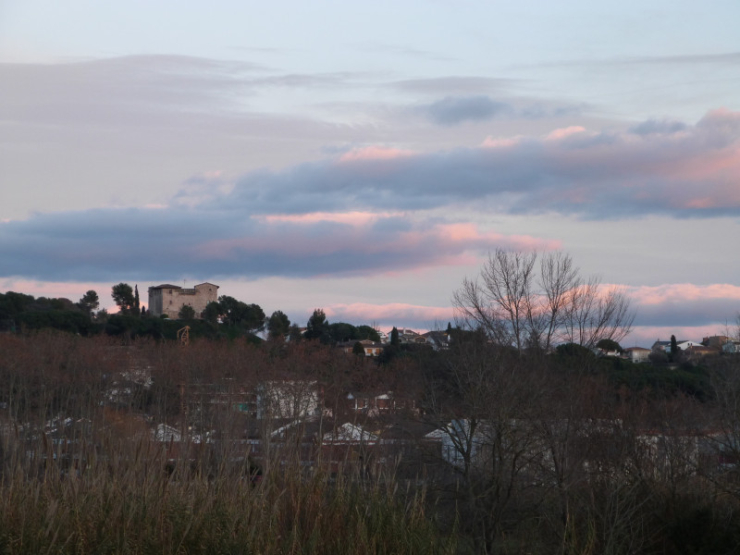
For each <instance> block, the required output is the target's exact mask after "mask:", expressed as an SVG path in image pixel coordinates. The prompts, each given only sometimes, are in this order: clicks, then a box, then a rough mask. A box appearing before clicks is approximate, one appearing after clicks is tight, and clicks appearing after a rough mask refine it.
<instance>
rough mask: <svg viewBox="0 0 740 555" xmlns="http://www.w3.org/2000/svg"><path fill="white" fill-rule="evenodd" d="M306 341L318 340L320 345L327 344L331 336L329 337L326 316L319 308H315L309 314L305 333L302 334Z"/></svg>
mask: <svg viewBox="0 0 740 555" xmlns="http://www.w3.org/2000/svg"><path fill="white" fill-rule="evenodd" d="M304 336H305V338H306V339H318V340H319V341H321V342H322V343H329V341H331V336H330V335H329V322H328V321H327V319H326V314H325V313H324V311H323V310H322V309H320V308H317V309H316V310H314V311H313V314H311V317H310V318H309V319H308V323H307V324H306V333H305V334H304Z"/></svg>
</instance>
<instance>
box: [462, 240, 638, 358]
mask: <svg viewBox="0 0 740 555" xmlns="http://www.w3.org/2000/svg"><path fill="white" fill-rule="evenodd" d="M537 259H538V255H537V253H530V254H526V253H523V252H510V251H506V250H503V249H497V250H496V251H495V252H494V253H492V254H490V255H489V257H488V260H487V262H486V263H485V264H484V265H483V268H482V269H481V272H480V275H479V277H478V278H476V279H472V280H471V279H468V278H466V279H465V280H464V281H463V285H462V287H461V288H460V289H458V290H457V291H456V292H455V293H454V295H453V304H454V306H455V309H456V310H457V313H458V315H459V318H460V320H462V321H463V322H464V323H466V324H467V325H468V326H469V327H470V328H481V329H482V330H483V331H485V333H486V334H487V335H488V337H489V339H491V340H492V341H494V342H495V343H497V344H499V345H505V346H513V347H515V348H516V349H517V350H518V351H519V352H522V351H524V350H525V349H528V348H537V349H543V350H545V351H547V350H549V349H550V348H551V347H553V346H554V345H556V344H558V343H562V342H570V343H577V344H578V345H582V346H584V347H589V348H591V347H593V346H595V345H596V343H597V342H598V341H600V340H601V339H612V340H614V341H617V342H618V341H621V340H622V339H623V338H624V337H625V336H626V335H627V334H628V333H629V331H630V330H631V328H632V321H633V320H634V313H633V312H632V311H631V310H630V303H629V300H628V299H627V297H626V296H625V295H624V294H623V293H622V292H621V291H619V290H617V289H611V290H604V289H603V288H602V287H601V283H600V281H599V279H598V278H589V279H583V278H581V277H580V275H579V272H578V269H577V268H576V267H575V266H574V264H573V261H572V259H571V257H570V256H568V255H566V254H563V253H561V252H554V253H547V254H544V255H542V256H541V257H539V264H537Z"/></svg>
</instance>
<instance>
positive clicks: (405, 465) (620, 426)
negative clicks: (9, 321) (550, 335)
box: [0, 315, 740, 554]
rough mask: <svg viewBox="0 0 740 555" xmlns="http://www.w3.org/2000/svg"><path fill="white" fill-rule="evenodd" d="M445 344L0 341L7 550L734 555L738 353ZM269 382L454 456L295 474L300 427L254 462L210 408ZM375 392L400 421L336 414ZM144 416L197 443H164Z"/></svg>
mask: <svg viewBox="0 0 740 555" xmlns="http://www.w3.org/2000/svg"><path fill="white" fill-rule="evenodd" d="M123 318H129V319H133V320H137V321H138V322H145V323H147V325H148V324H149V323H150V322H151V323H152V324H153V323H157V324H158V325H159V326H163V327H162V328H160V330H161V331H162V332H163V336H167V337H169V335H168V334H170V332H172V331H176V329H175V328H176V327H177V326H178V325H180V324H179V323H178V322H169V321H167V320H160V319H148V318H136V317H134V316H132V315H114V316H111V318H110V320H111V321H112V322H113V324H115V323H116V321H117V320H118V319H123ZM192 324H193V325H194V326H196V327H197V326H199V325H202V326H204V327H210V326H211V324H209V323H208V322H203V321H194V322H192ZM169 325H171V326H172V328H171V329H170V328H166V326H169ZM457 337H458V341H457V342H456V343H453V345H452V346H451V348H450V349H449V350H447V351H439V352H435V351H432V350H430V349H426V350H418V351H413V350H412V351H404V354H403V356H399V357H398V358H396V359H394V360H392V361H390V362H388V363H387V364H385V365H370V364H367V361H366V360H365V358H364V357H363V358H362V359H361V360H360V359H358V357H354V356H347V355H345V354H344V353H343V352H342V351H340V350H335V349H331V348H330V347H328V346H322V345H321V344H320V343H319V342H316V341H306V342H303V343H298V344H291V343H289V344H286V345H285V346H284V347H282V348H281V349H280V350H277V351H276V350H275V349H274V347H273V346H272V345H271V344H270V343H265V344H263V345H252V344H250V343H249V342H247V341H245V340H238V339H237V340H233V341H223V340H208V339H205V338H204V337H202V336H201V337H200V339H199V340H198V341H195V342H193V343H192V344H191V345H190V346H188V347H182V346H180V345H179V344H178V343H177V342H176V341H175V340H174V336H171V339H172V340H168V339H166V338H165V339H160V340H159V341H158V342H154V341H151V340H147V339H146V338H145V337H144V336H143V335H142V336H139V338H138V339H137V338H136V337H133V338H127V339H126V341H124V342H122V341H121V337H120V336H101V335H98V336H94V337H90V338H85V337H79V336H76V335H72V334H66V333H59V332H36V333H31V334H21V335H18V334H2V335H0V351H1V352H3V357H2V359H0V407H2V409H0V419H1V420H2V427H0V431H2V433H1V434H0V552H15V553H17V552H27V553H37V552H55V553H141V552H156V553H211V552H231V553H298V552H300V553H340V552H341V553H346V552H347V550H348V549H349V550H351V551H352V552H353V553H355V552H356V553H493V552H495V553H563V554H564V553H645V554H648V553H664V552H671V553H699V552H702V551H701V549H704V548H706V549H709V550H710V552H712V553H731V552H733V550H734V549H735V546H736V545H737V540H738V538H739V537H740V516H739V515H740V482H738V478H737V473H736V469H735V466H734V465H735V464H736V461H740V452H736V451H737V445H738V443H737V441H734V440H733V438H734V437H735V436H734V433H735V431H736V430H737V429H738V428H737V422H738V414H737V412H736V407H737V406H740V404H738V403H737V399H740V380H738V378H737V376H738V375H740V359H738V358H735V357H733V356H724V357H720V356H717V357H716V358H715V359H707V363H706V365H705V366H704V367H701V368H699V367H694V366H688V365H685V366H682V367H680V368H678V369H677V370H669V369H667V368H666V369H663V368H659V367H652V366H651V365H647V364H644V365H633V364H631V363H629V362H628V361H624V360H619V359H609V358H605V357H601V358H600V357H596V356H595V355H594V354H593V353H592V352H591V351H589V350H588V349H584V348H583V347H581V346H579V345H576V344H570V345H566V346H564V347H563V348H559V349H558V351H557V353H556V354H554V355H543V354H542V353H539V352H531V353H524V354H522V353H519V352H518V351H516V349H513V348H502V347H499V346H495V345H492V344H491V343H490V342H488V341H487V340H486V339H485V335H484V334H475V333H473V332H462V331H461V332H460V334H458V335H457ZM143 369H146V370H145V371H144V370H143ZM264 380H273V381H274V380H284V381H285V382H286V383H291V384H308V383H317V384H318V386H317V387H320V389H321V390H322V397H321V403H322V413H324V414H332V415H333V419H331V421H330V420H329V419H327V421H326V422H325V424H324V425H325V426H327V427H328V426H330V422H343V421H344V420H342V419H341V418H349V421H350V422H354V423H355V424H357V425H362V426H366V427H367V428H368V429H372V430H383V429H392V428H393V427H394V426H402V427H411V428H413V427H414V426H427V428H426V429H435V428H436V429H437V430H438V431H439V432H440V433H442V434H443V435H444V436H445V437H446V438H447V440H448V441H449V445H450V446H452V448H453V450H454V452H456V453H457V461H458V462H457V463H455V464H451V463H450V462H449V460H448V459H445V458H444V457H443V456H441V451H429V444H428V443H425V442H424V441H423V440H421V439H420V443H419V444H418V445H417V446H416V447H415V448H413V449H412V446H411V445H409V447H406V448H405V449H406V451H404V453H405V454H404V455H403V456H402V457H401V458H400V459H398V460H397V462H396V463H395V464H390V465H385V466H382V465H381V466H379V467H378V468H379V470H377V471H373V473H372V475H368V473H367V471H366V470H363V469H364V467H363V466H357V465H356V464H355V462H353V461H356V460H357V459H353V458H352V457H348V458H347V459H346V461H345V462H346V464H347V467H346V470H345V471H340V470H338V468H336V466H333V463H332V464H328V463H329V461H330V460H333V458H332V457H328V456H327V455H325V454H324V455H322V452H321V451H317V452H316V453H315V455H314V458H312V459H311V460H312V461H313V462H312V463H311V465H309V466H307V465H306V462H305V461H306V458H305V457H306V454H305V452H303V451H302V450H303V449H304V447H300V445H301V443H300V442H299V441H298V440H299V437H301V436H300V435H299V434H300V433H304V432H300V431H299V430H298V429H297V428H296V434H297V435H295V436H290V437H293V439H290V437H288V436H286V437H284V438H282V439H280V440H278V439H277V436H272V437H275V439H274V440H273V443H272V447H271V451H270V452H269V454H266V453H265V452H258V451H254V449H256V447H255V446H254V444H251V443H246V442H245V441H244V439H243V438H244V437H245V433H247V432H245V430H250V429H254V428H255V426H257V427H259V426H263V425H267V422H266V421H264V420H261V419H260V418H256V417H255V416H254V415H250V413H249V412H248V411H247V412H244V411H235V409H234V407H233V406H232V405H229V404H221V403H212V402H210V400H209V399H210V397H209V396H208V395H216V394H218V395H220V396H223V395H241V393H240V392H241V391H243V390H245V389H247V390H249V389H250V388H254V387H257V385H258V384H259V383H261V382H262V381H264ZM183 384H188V385H187V387H188V388H189V389H188V390H187V391H190V393H189V394H188V395H189V396H188V397H187V398H183V389H182V387H183ZM377 388H383V389H381V391H394V392H395V394H396V395H397V396H398V398H399V399H400V398H403V397H405V398H408V399H413V400H414V405H413V406H415V409H414V410H412V411H405V412H404V411H401V412H396V413H393V416H392V417H391V416H390V415H389V416H386V417H384V418H382V419H375V417H372V416H371V415H369V414H364V413H363V414H360V413H345V412H342V411H343V410H344V409H342V406H343V405H342V403H343V402H344V400H345V399H346V396H347V392H348V391H354V392H357V391H368V390H378V389H377ZM204 392H211V393H210V394H205V393H204ZM342 414H346V416H344V417H341V415H342ZM148 422H151V423H148ZM310 422H311V421H310V420H309V421H307V423H306V425H308V424H310ZM157 423H162V424H169V425H170V426H171V427H172V428H173V429H174V430H183V429H186V430H188V432H187V433H189V434H198V436H199V437H206V434H211V435H209V436H208V437H209V438H210V439H208V440H207V441H202V440H201V441H200V442H191V443H188V444H187V445H189V447H188V448H187V449H185V448H181V449H174V446H177V445H179V443H178V441H177V440H167V441H163V440H157V439H155V436H154V435H153V432H152V428H153V426H154V425H155V424H157ZM327 429H328V428H327ZM707 430H708V431H710V432H711V433H707V432H706V431H707ZM250 433H251V432H250ZM249 437H252V436H249ZM318 437H321V436H320V435H319V436H318ZM418 437H419V438H422V437H423V436H418ZM684 438H699V439H698V440H697V441H700V442H702V443H700V444H701V445H704V447H702V451H701V453H702V454H701V456H697V452H696V451H695V447H692V445H693V446H695V445H697V444H696V443H691V441H686V439H684ZM173 441H174V443H173ZM646 441H650V442H652V441H660V442H661V443H660V445H661V449H660V451H659V452H660V453H662V454H661V455H660V456H659V457H657V458H656V456H655V455H650V453H651V451H650V450H647V451H646V450H645V446H646V445H648V444H647V443H645V442H646ZM692 441H694V440H692ZM312 442H313V443H311V445H313V446H315V445H316V443H315V440H312ZM183 445H185V444H183ZM481 449H483V450H484V451H481ZM482 453H488V454H487V455H485V456H486V457H487V458H485V459H481V458H480V457H481V456H482V455H481V454H482ZM656 453H658V451H656ZM718 456H721V459H719V458H717V457H718ZM720 460H721V461H723V463H722V465H720V464H718V462H719V461H720ZM322 461H325V462H326V463H327V464H323V463H322ZM713 461H714V462H713ZM258 469H260V470H258ZM271 469H280V470H279V471H278V472H275V471H273V470H271ZM703 546H704V547H703Z"/></svg>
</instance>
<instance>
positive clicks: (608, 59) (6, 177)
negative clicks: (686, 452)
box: [0, 0, 740, 347]
mask: <svg viewBox="0 0 740 555" xmlns="http://www.w3.org/2000/svg"><path fill="white" fill-rule="evenodd" d="M738 21H740V3H738V2H737V0H728V1H720V0H717V1H712V0H709V1H707V2H704V3H698V2H695V1H693V0H692V1H684V0H672V1H670V2H669V1H648V2H645V1H639V2H637V1H632V0H626V1H623V2H620V3H612V2H610V3H606V2H585V1H576V0H564V1H561V2H545V1H534V0H524V1H519V2H516V3H511V2H491V1H476V0H455V1H447V0H423V1H422V0H402V1H400V2H399V1H395V2H389V1H379V2H374V3H366V2H346V1H343V2H339V1H328V0H315V1H313V2H295V1H281V0H277V1H273V2H270V3H263V2H254V1H248V0H247V1H239V2H237V1H214V2H210V3H208V4H206V3H203V2H193V1H183V0H178V1H167V0H163V1H158V2H145V1H136V0H131V1H129V2H125V3H114V2H98V1H94V0H87V1H82V0H68V1H66V2H55V1H51V0H22V1H21V0H0V291H11V290H12V291H19V292H23V293H28V294H32V295H34V296H47V297H49V296H50V297H59V296H62V297H67V298H70V299H72V300H78V299H79V298H80V297H81V296H82V295H83V294H84V293H85V291H87V290H88V289H95V290H96V291H98V293H99V295H100V297H101V301H102V306H104V307H107V308H111V307H112V306H113V301H112V299H111V298H110V288H111V286H112V285H113V284H116V283H119V282H122V281H123V282H128V283H131V284H137V285H138V287H139V290H140V291H146V289H147V287H149V286H153V285H158V284H160V283H174V284H179V285H184V286H192V285H195V284H197V283H201V282H204V281H209V282H211V283H215V284H217V285H219V287H220V289H219V293H220V294H224V295H229V296H233V297H236V298H237V299H239V300H242V301H244V302H247V303H256V304H259V305H260V306H261V307H262V308H263V309H264V310H265V312H266V313H267V314H270V313H271V312H272V311H275V310H282V311H283V312H285V313H286V314H288V316H289V318H290V319H291V320H292V321H294V322H296V323H298V324H299V325H305V322H306V321H307V320H308V317H309V316H310V314H311V312H312V311H313V310H314V309H315V308H323V309H324V310H325V312H326V313H327V315H328V318H329V321H345V322H350V323H354V324H373V325H376V326H378V327H379V328H381V329H388V328H390V327H391V326H394V325H395V326H398V327H410V328H413V329H417V330H427V329H434V328H443V327H446V325H447V322H448V321H451V320H453V318H454V313H453V309H452V302H451V298H452V295H453V292H454V291H455V290H456V289H457V288H459V287H460V285H461V284H462V281H463V279H464V278H466V277H468V278H474V277H475V276H476V275H477V273H478V272H479V270H480V268H481V266H482V264H483V263H484V262H485V260H486V259H487V256H488V253H489V252H491V251H493V250H495V249H497V248H505V249H513V250H522V251H527V252H530V251H533V250H536V251H538V252H546V251H551V250H562V251H564V252H567V253H568V254H570V255H571V256H572V257H573V259H574V261H575V263H576V265H577V266H578V267H579V268H580V271H581V274H582V275H583V276H594V275H595V276H598V277H599V278H600V279H601V281H602V283H604V284H605V285H606V286H616V287H619V288H621V289H622V290H623V291H624V293H625V294H626V295H628V296H629V297H630V299H631V302H632V307H633V308H634V309H635V312H636V319H635V325H634V329H633V331H632V333H631V335H630V336H629V337H628V338H627V339H626V340H625V341H623V346H631V345H640V346H647V347H649V346H650V345H651V344H652V343H653V342H654V341H655V340H656V339H663V340H666V339H668V338H669V337H670V335H671V334H675V335H676V336H677V337H678V338H679V339H693V340H700V339H701V338H702V337H704V336H706V335H714V334H724V333H725V332H726V330H728V329H729V330H730V331H733V330H734V329H736V328H737V325H736V318H737V316H738V313H740V279H738V278H740V262H739V261H738V260H739V258H738V254H737V252H738V249H737V241H736V238H737V237H738V236H740V33H738V32H737V22H738Z"/></svg>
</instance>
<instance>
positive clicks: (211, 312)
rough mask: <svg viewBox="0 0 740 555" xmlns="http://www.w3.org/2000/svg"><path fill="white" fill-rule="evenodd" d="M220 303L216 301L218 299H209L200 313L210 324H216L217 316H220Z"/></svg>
mask: <svg viewBox="0 0 740 555" xmlns="http://www.w3.org/2000/svg"><path fill="white" fill-rule="evenodd" d="M221 312H223V311H222V309H221V305H220V304H219V303H218V301H211V302H210V303H208V304H207V305H206V307H205V309H204V310H203V313H202V314H201V317H202V318H203V319H204V320H205V321H206V322H209V323H211V324H217V323H218V318H219V316H221Z"/></svg>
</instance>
